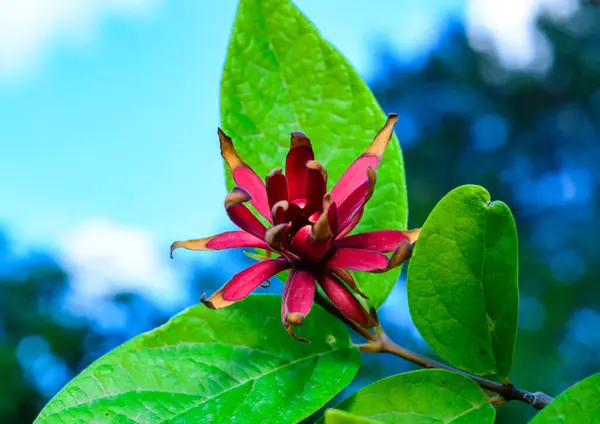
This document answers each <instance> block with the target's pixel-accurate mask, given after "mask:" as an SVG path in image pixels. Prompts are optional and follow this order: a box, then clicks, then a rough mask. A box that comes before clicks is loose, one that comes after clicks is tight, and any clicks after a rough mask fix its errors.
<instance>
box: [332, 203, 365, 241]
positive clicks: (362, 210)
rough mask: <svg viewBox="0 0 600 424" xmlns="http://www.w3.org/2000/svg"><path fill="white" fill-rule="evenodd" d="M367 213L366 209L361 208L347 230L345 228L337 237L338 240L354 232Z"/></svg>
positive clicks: (347, 226)
mask: <svg viewBox="0 0 600 424" xmlns="http://www.w3.org/2000/svg"><path fill="white" fill-rule="evenodd" d="M364 212H365V208H361V209H360V210H359V211H358V212H356V213H355V214H354V216H353V217H352V219H351V220H350V223H349V224H348V225H346V228H343V229H342V230H341V231H340V232H339V234H338V235H337V238H338V239H339V238H342V237H345V236H346V235H347V234H348V233H349V232H350V231H352V230H353V229H354V228H355V227H356V226H357V225H358V223H359V222H360V220H361V219H362V217H363V214H364Z"/></svg>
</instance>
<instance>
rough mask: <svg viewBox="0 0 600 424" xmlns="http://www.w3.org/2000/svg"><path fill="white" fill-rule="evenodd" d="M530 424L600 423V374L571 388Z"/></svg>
mask: <svg viewBox="0 0 600 424" xmlns="http://www.w3.org/2000/svg"><path fill="white" fill-rule="evenodd" d="M530 423H531V424H546V423H552V424H563V423H564V424H567V423H569V424H570V423H586V424H587V423H589V424H593V423H600V373H598V374H594V375H591V376H589V377H587V378H585V379H584V380H581V381H580V382H578V383H576V384H574V385H573V386H571V387H569V388H568V389H567V390H565V391H564V392H562V393H561V394H560V395H558V396H557V398H556V399H554V400H553V401H552V402H550V404H549V405H548V406H546V407H545V408H544V409H543V410H542V411H541V412H539V413H538V414H537V415H536V416H535V417H534V418H533V420H531V421H530Z"/></svg>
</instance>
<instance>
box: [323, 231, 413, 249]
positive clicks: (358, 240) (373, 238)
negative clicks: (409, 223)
mask: <svg viewBox="0 0 600 424" xmlns="http://www.w3.org/2000/svg"><path fill="white" fill-rule="evenodd" d="M415 240H416V233H415V230H410V231H401V230H376V231H369V232H368V233H360V234H354V235H352V236H348V237H343V238H341V239H337V240H336V241H335V242H334V246H335V247H338V248H340V247H347V248H351V249H364V250H375V251H378V252H381V253H389V252H393V251H394V250H396V249H397V248H398V246H399V245H400V243H402V242H403V241H409V242H411V243H413V242H414V241H415Z"/></svg>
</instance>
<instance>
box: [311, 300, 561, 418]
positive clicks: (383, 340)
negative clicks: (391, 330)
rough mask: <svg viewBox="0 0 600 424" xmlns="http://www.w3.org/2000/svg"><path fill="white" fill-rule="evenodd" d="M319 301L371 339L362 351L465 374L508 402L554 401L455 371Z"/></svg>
mask: <svg viewBox="0 0 600 424" xmlns="http://www.w3.org/2000/svg"><path fill="white" fill-rule="evenodd" d="M315 301H316V302H317V303H318V304H319V305H321V306H322V307H323V308H324V309H325V310H326V311H328V312H329V313H330V314H332V315H334V316H335V317H337V318H338V319H340V320H341V321H342V322H344V324H346V325H347V326H348V327H350V328H352V329H353V330H354V331H356V332H357V333H358V334H360V335H361V336H363V337H364V338H365V339H367V341H368V343H366V344H361V345H359V348H360V350H361V352H368V353H389V354H392V355H395V356H398V357H400V358H403V359H405V360H407V361H409V362H412V363H413V364H416V365H419V366H420V367H423V368H440V369H445V370H448V371H452V372H455V373H458V374H461V375H464V376H465V377H467V378H470V379H471V380H473V381H474V382H476V383H477V384H479V386H480V387H481V388H483V389H485V390H488V391H490V392H494V393H497V394H498V395H499V396H501V397H502V398H503V399H504V400H506V401H509V400H517V401H520V402H524V403H527V404H529V405H531V406H532V407H533V408H535V409H543V408H544V407H545V406H547V405H548V404H549V403H550V402H552V400H553V398H552V397H551V396H549V395H547V394H546V393H543V392H535V393H532V392H528V391H525V390H521V389H519V388H517V387H515V386H514V385H513V384H512V383H509V382H506V383H498V382H495V381H492V380H488V379H486V378H483V377H479V376H477V375H473V374H469V373H467V372H464V371H461V370H459V369H457V368H454V367H452V366H450V365H447V364H444V363H442V362H438V361H436V360H434V359H431V358H428V357H426V356H423V355H420V354H418V353H416V352H413V351H411V350H409V349H407V348H405V347H403V346H400V345H398V344H396V343H395V342H394V341H393V340H392V339H390V338H389V337H388V336H387V334H385V332H384V331H383V329H382V328H381V327H377V328H376V332H375V333H372V332H371V331H369V330H368V329H367V328H365V327H363V326H361V325H359V324H357V323H356V322H354V321H352V320H350V319H348V318H347V317H346V316H344V315H343V314H342V313H341V312H340V311H339V310H338V309H337V308H336V307H335V306H334V305H333V304H332V303H331V302H329V301H328V300H327V299H325V298H324V297H323V296H322V295H321V294H320V293H318V292H317V293H316V296H315Z"/></svg>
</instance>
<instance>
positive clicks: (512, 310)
mask: <svg viewBox="0 0 600 424" xmlns="http://www.w3.org/2000/svg"><path fill="white" fill-rule="evenodd" d="M517 256H518V246H517V230H516V227H515V222H514V219H513V216H512V214H511V212H510V209H509V208H508V206H506V204H504V203H502V202H497V201H496V202H490V195H489V193H488V192H487V191H486V190H485V189H484V188H482V187H479V186H472V185H468V186H462V187H459V188H457V189H455V190H453V191H451V192H450V193H449V194H447V195H446V196H445V197H444V198H443V199H442V200H440V202H439V203H438V204H437V205H436V207H435V208H434V209H433V211H432V212H431V215H429V217H428V218H427V221H426V222H425V224H424V225H423V229H422V230H421V234H420V236H419V240H418V241H417V243H416V244H415V249H414V251H413V256H412V258H411V260H410V263H409V267H408V282H407V290H408V304H409V307H410V313H411V315H412V318H413V320H414V322H415V325H416V326H417V328H418V329H419V331H420V333H421V335H422V336H423V338H424V339H425V341H427V343H428V344H429V346H430V347H431V348H432V349H433V350H434V351H435V352H436V353H437V354H438V355H440V356H441V357H443V358H444V359H445V360H447V361H448V362H450V363H451V364H453V365H454V366H456V367H459V368H462V369H463V370H466V371H469V372H472V373H475V374H492V373H495V374H498V375H499V376H501V377H504V376H506V375H508V373H509V372H510V369H511V367H512V361H513V355H514V346H515V337H516V332H517V315H518V302H519V292H518V285H517Z"/></svg>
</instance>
